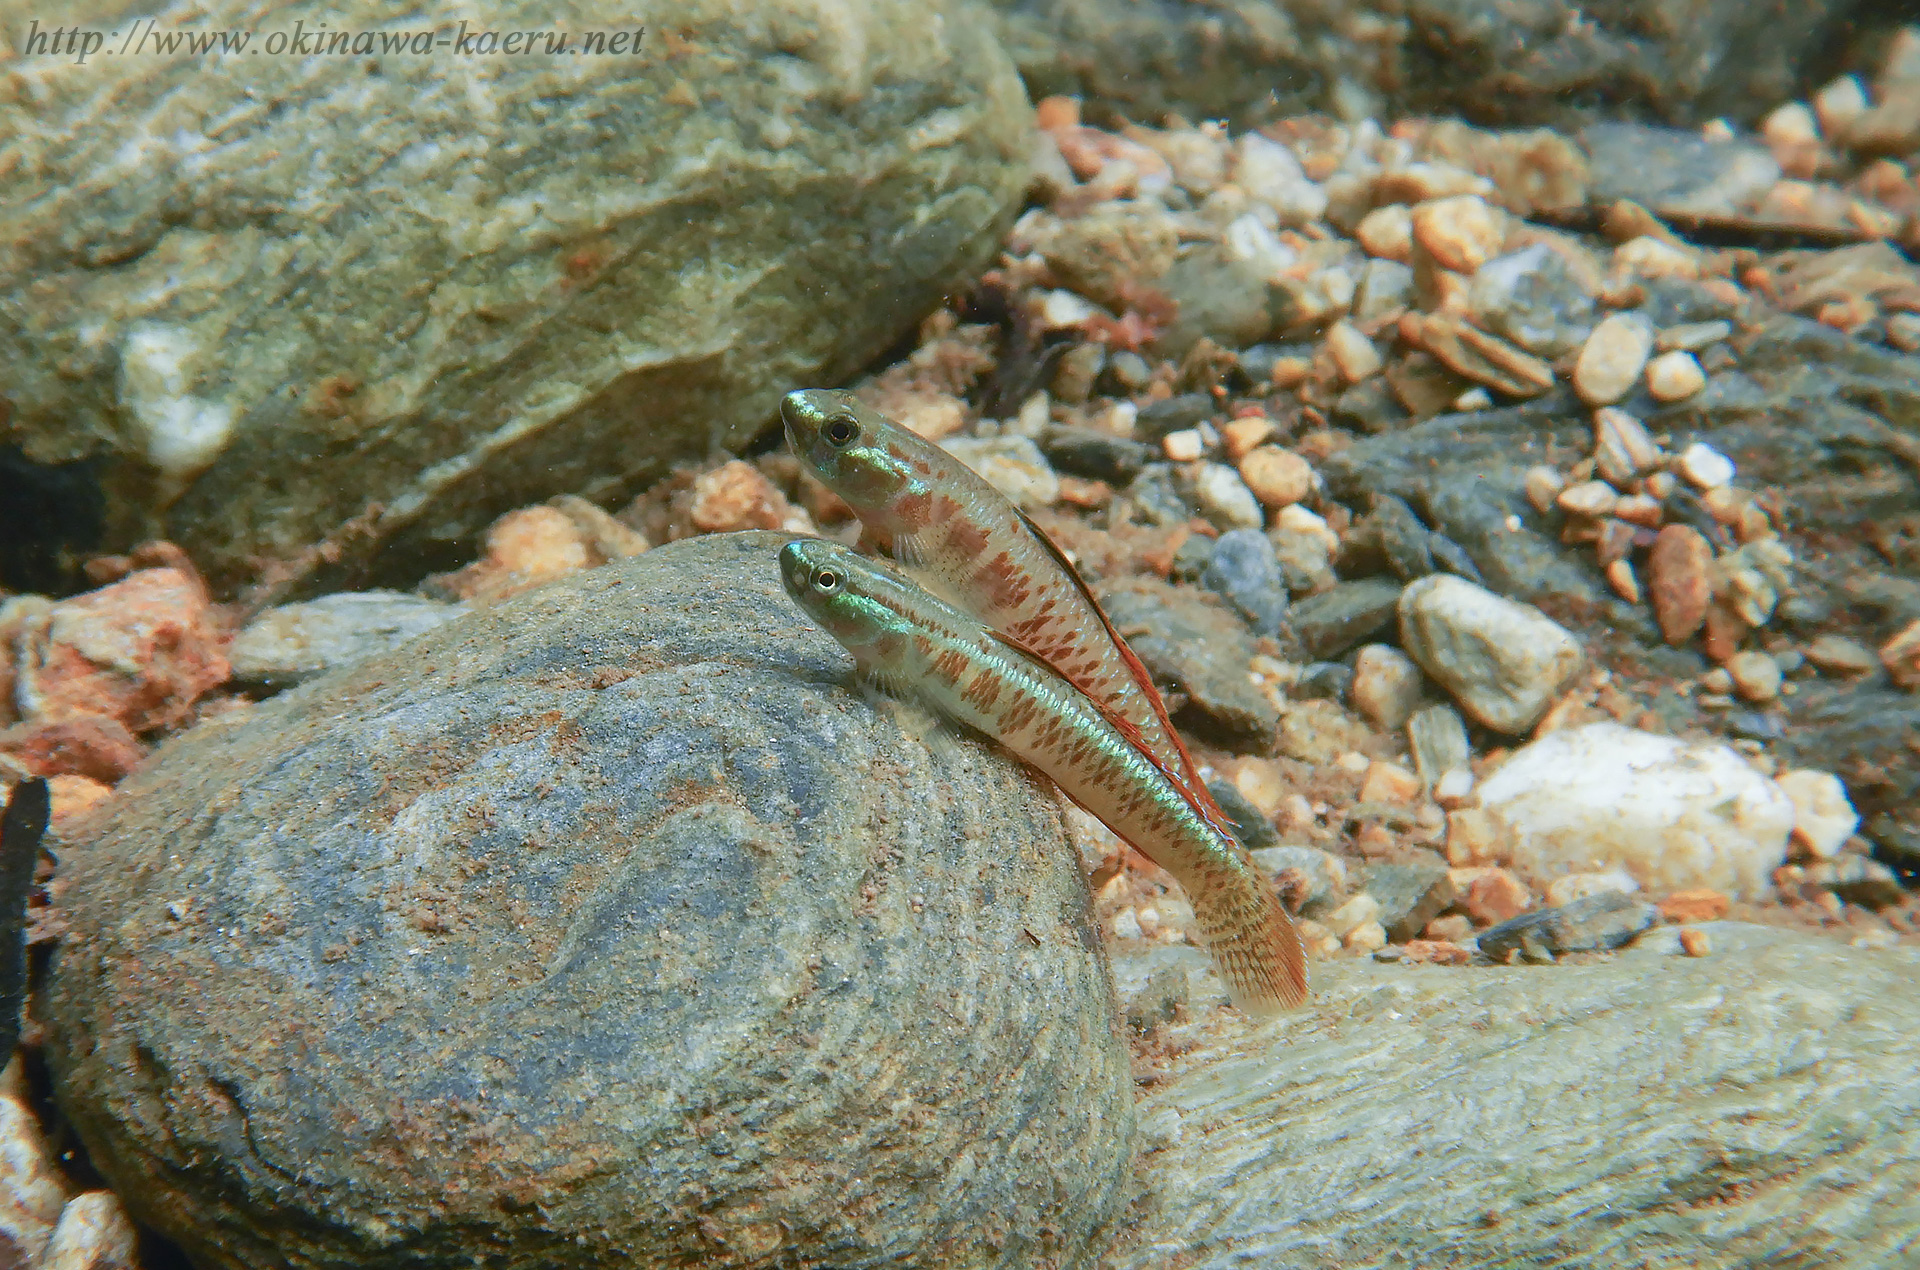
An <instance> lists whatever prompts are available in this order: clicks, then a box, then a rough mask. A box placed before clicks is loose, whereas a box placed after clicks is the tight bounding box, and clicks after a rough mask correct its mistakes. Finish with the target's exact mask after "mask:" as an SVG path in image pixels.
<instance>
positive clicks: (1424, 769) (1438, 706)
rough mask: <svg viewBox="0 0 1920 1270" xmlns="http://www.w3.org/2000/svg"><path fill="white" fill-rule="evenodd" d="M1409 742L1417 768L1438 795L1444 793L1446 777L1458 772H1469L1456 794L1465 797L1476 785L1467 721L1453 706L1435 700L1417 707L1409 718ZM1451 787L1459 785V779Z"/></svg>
mask: <svg viewBox="0 0 1920 1270" xmlns="http://www.w3.org/2000/svg"><path fill="white" fill-rule="evenodd" d="M1407 746H1408V748H1409V749H1411V750H1412V751H1413V765H1414V770H1416V771H1418V772H1419V773H1420V779H1421V780H1423V781H1426V782H1427V783H1428V784H1430V785H1432V786H1433V787H1434V796H1435V798H1439V797H1440V784H1441V783H1442V780H1443V778H1445V777H1446V776H1449V775H1450V774H1452V773H1454V772H1466V784H1465V787H1464V788H1459V790H1458V793H1457V794H1454V795H1452V796H1453V797H1465V795H1466V792H1467V790H1468V789H1471V788H1473V772H1472V771H1471V770H1470V769H1469V768H1468V766H1467V764H1468V762H1469V761H1470V760H1471V759H1472V757H1473V750H1472V748H1471V747H1470V746H1469V745H1468V742H1467V725H1466V724H1465V723H1464V722H1463V721H1462V720H1461V718H1460V712H1459V711H1457V710H1455V709H1454V708H1453V707H1452V706H1450V705H1446V704H1445V703H1442V702H1435V703H1434V704H1433V705H1430V706H1422V707H1421V708H1420V709H1417V710H1415V711H1413V713H1412V714H1411V715H1410V716H1408V718H1407ZM1449 788H1450V789H1452V788H1458V782H1457V781H1456V782H1455V785H1453V786H1449Z"/></svg>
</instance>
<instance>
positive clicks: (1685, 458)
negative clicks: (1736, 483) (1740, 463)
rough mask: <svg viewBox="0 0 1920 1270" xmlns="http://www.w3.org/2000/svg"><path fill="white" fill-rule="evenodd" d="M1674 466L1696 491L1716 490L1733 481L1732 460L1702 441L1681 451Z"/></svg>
mask: <svg viewBox="0 0 1920 1270" xmlns="http://www.w3.org/2000/svg"><path fill="white" fill-rule="evenodd" d="M1674 466H1675V470H1676V471H1678V472H1679V473H1680V475H1681V476H1683V477H1685V478H1686V479H1687V481H1688V482H1689V483H1690V484H1692V485H1693V486H1694V487H1695V488H1697V489H1703V490H1707V489H1718V488H1720V487H1721V486H1723V485H1725V484H1726V483H1727V482H1729V481H1731V480H1732V479H1733V460H1732V459H1730V458H1728V457H1727V456H1726V455H1724V454H1722V453H1720V451H1718V450H1716V449H1714V448H1713V447H1712V446H1710V445H1708V444H1707V443H1706V442H1704V441H1695V442H1694V443H1693V444H1692V445H1690V446H1688V447H1687V448H1686V449H1685V450H1682V451H1681V452H1680V457H1679V458H1678V459H1677V460H1676V461H1675V465H1674Z"/></svg>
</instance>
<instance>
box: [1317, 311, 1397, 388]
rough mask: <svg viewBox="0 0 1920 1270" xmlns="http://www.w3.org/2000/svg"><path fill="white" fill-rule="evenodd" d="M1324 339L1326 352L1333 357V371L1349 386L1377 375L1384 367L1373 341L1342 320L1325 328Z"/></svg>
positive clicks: (1351, 324)
mask: <svg viewBox="0 0 1920 1270" xmlns="http://www.w3.org/2000/svg"><path fill="white" fill-rule="evenodd" d="M1326 339H1327V352H1328V353H1330V354H1332V356H1333V364H1334V369H1336V370H1338V371H1339V372H1340V378H1341V379H1343V380H1345V381H1346V382H1347V383H1349V384H1357V383H1359V382H1360V381H1361V380H1363V379H1367V378H1370V377H1371V376H1374V375H1377V374H1379V373H1380V368H1381V367H1382V366H1383V365H1385V362H1384V361H1382V360H1381V357H1380V350H1379V349H1377V348H1375V347H1374V346H1373V341H1372V340H1370V339H1368V338H1367V337H1366V336H1364V335H1362V334H1361V333H1360V330H1359V328H1358V327H1356V326H1354V325H1353V323H1351V322H1349V321H1347V320H1346V319H1344V318H1342V319H1341V320H1340V321H1338V322H1335V323H1334V324H1333V325H1332V326H1330V327H1328V328H1327V336H1326Z"/></svg>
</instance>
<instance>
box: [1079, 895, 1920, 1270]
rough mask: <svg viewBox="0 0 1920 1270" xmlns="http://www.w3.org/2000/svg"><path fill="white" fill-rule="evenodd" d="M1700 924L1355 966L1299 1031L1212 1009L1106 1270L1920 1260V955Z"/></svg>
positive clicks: (1587, 1269) (1146, 967)
mask: <svg viewBox="0 0 1920 1270" xmlns="http://www.w3.org/2000/svg"><path fill="white" fill-rule="evenodd" d="M1697 929H1699V930H1701V931H1704V932H1705V933H1706V934H1707V936H1708V939H1709V940H1710V942H1711V945H1712V950H1713V951H1712V953H1711V954H1710V955H1709V956H1706V957H1700V958H1692V957H1683V956H1679V955H1677V952H1676V944H1677V938H1676V932H1675V931H1674V929H1673V928H1671V927H1668V928H1663V929H1660V930H1655V931H1651V932H1649V933H1648V934H1646V935H1643V936H1641V938H1640V940H1639V942H1638V943H1636V944H1635V945H1633V947H1631V948H1629V949H1627V950H1626V951H1624V952H1621V953H1618V954H1615V955H1611V956H1607V955H1592V956H1588V957H1585V958H1582V959H1577V960H1564V961H1562V962H1561V964H1559V965H1557V966H1539V967H1507V966H1470V967H1460V968H1446V967H1439V966H1388V965H1381V964H1378V963H1374V962H1364V961H1351V960H1338V961H1334V962H1331V963H1327V964H1324V965H1319V966H1316V967H1315V968H1314V999H1313V1002H1312V1006H1311V1008H1310V1009H1309V1010H1308V1011H1306V1012H1304V1013H1301V1014H1294V1015H1289V1016H1288V1017H1287V1018H1286V1019H1284V1020H1281V1021H1279V1022H1277V1023H1273V1024H1268V1025H1266V1026H1263V1027H1260V1028H1257V1029H1256V1028H1249V1027H1248V1026H1247V1025H1246V1024H1245V1023H1244V1022H1240V1021H1233V1022H1228V1021H1227V1016H1225V1015H1224V1014H1222V1013H1221V1012H1218V1011H1214V1010H1196V1011H1195V1012H1194V1018H1193V1021H1192V1022H1190V1023H1186V1024H1177V1025H1174V1026H1173V1027H1172V1028H1170V1029H1169V1031H1168V1033H1167V1035H1166V1036H1165V1037H1164V1038H1163V1042H1164V1046H1165V1048H1166V1049H1167V1050H1168V1051H1170V1052H1174V1053H1179V1055H1180V1056H1179V1058H1178V1059H1177V1060H1175V1061H1174V1062H1173V1063H1172V1064H1171V1065H1170V1066H1169V1068H1168V1070H1167V1073H1166V1074H1167V1077H1168V1079H1165V1080H1164V1081H1163V1082H1161V1083H1159V1084H1157V1085H1155V1086H1154V1087H1153V1088H1152V1090H1151V1091H1149V1092H1148V1093H1147V1094H1146V1095H1145V1097H1144V1098H1143V1100H1142V1102H1141V1106H1140V1117H1141V1138H1142V1145H1143V1148H1144V1150H1143V1152H1142V1155H1141V1157H1140V1164H1139V1176H1140V1186H1141V1194H1140V1198H1139V1199H1138V1201H1137V1203H1136V1205H1135V1208H1134V1210H1133V1211H1132V1213H1131V1214H1130V1215H1129V1216H1130V1219H1131V1220H1130V1221H1129V1223H1128V1226H1127V1233H1126V1235H1125V1236H1124V1237H1123V1241H1122V1242H1121V1243H1120V1244H1119V1245H1118V1246H1117V1248H1116V1250H1114V1251H1112V1252H1110V1253H1109V1254H1108V1255H1107V1257H1106V1258H1105V1259H1104V1261H1103V1262H1102V1264H1103V1265H1104V1266H1106V1267H1108V1270H1159V1268H1160V1267H1164V1266H1169V1265H1178V1266H1181V1267H1184V1268H1186V1270H1215V1268H1219V1270H1224V1268H1225V1267H1228V1266H1236V1267H1238V1266H1253V1265H1257V1266H1261V1267H1263V1270H1294V1268H1296V1267H1297V1268H1299V1270H1322V1268H1323V1267H1327V1266H1335V1265H1337V1266H1340V1267H1342V1268H1343V1270H1389V1268H1399V1267H1408V1266H1435V1267H1438V1266H1446V1267H1459V1268H1462V1270H1464V1268H1466V1267H1474V1268H1475V1270H1494V1268H1495V1267H1502V1268H1504V1267H1516V1268H1517V1267H1521V1266H1528V1267H1533V1266H1579V1267H1582V1268H1583V1270H1646V1268H1647V1267H1658V1268H1659V1270H1680V1268H1681V1267H1688V1268H1693V1267H1713V1268H1715V1270H1720V1268H1722V1267H1726V1268H1728V1270H1731V1268H1732V1267H1746V1266H1820V1267H1822V1268H1823V1270H1825V1268H1826V1267H1839V1268H1844V1270H1879V1268H1881V1267H1887V1266H1903V1265H1911V1264H1912V1263H1913V1258H1914V1254H1915V1251H1916V1248H1917V1247H1920V1245H1916V1243H1915V1234H1914V1232H1915V1231H1920V1083H1916V1082H1915V1081H1914V1079H1913V1071H1914V1068H1915V1065H1916V1064H1917V1063H1920V1041H1917V1040H1916V1039H1915V1038H1916V1037H1920V993H1916V992H1915V991H1914V988H1913V982H1914V976H1915V974H1916V973H1920V955H1916V954H1915V953H1914V952H1913V950H1911V949H1886V950H1878V951H1869V950H1865V949H1857V948H1849V947H1847V946H1846V945H1845V944H1842V943H1839V942H1838V941H1836V940H1833V939H1830V938H1823V937H1819V936H1810V935H1803V934H1798V933H1795V932H1790V931H1782V930H1773V929H1768V928H1765V927H1759V926H1749V925H1744V924H1740V923H1734V922H1715V923H1707V924H1703V925H1701V926H1699V927H1698V928H1697ZM1199 956H1200V955H1199V954H1198V952H1197V950H1191V949H1160V950H1155V951H1154V952H1153V953H1151V954H1148V955H1145V956H1127V957H1121V958H1117V959H1116V963H1115V967H1114V969H1115V974H1116V975H1117V977H1118V978H1119V980H1120V982H1121V990H1122V992H1123V994H1125V995H1128V996H1131V995H1132V994H1133V993H1134V992H1135V991H1138V990H1139V989H1140V987H1141V986H1142V985H1144V984H1145V983H1146V982H1147V980H1148V978H1149V977H1150V976H1151V975H1152V974H1153V973H1154V972H1155V971H1156V970H1160V971H1163V972H1164V969H1165V967H1166V966H1167V964H1168V963H1170V962H1172V963H1179V964H1184V965H1186V966H1187V967H1188V968H1189V974H1190V975H1192V976H1193V977H1194V979H1195V980H1196V981H1197V982H1198V983H1201V984H1208V981H1207V980H1206V978H1205V968H1204V966H1202V965H1201V964H1200V960H1199ZM1209 986H1210V984H1209ZM1205 995H1206V994H1205V993H1204V992H1197V993H1196V997H1197V998H1198V997H1204V996H1205ZM1187 1046H1191V1047H1192V1048H1190V1049H1189V1048H1186V1047H1187ZM1183 1051H1184V1052H1183Z"/></svg>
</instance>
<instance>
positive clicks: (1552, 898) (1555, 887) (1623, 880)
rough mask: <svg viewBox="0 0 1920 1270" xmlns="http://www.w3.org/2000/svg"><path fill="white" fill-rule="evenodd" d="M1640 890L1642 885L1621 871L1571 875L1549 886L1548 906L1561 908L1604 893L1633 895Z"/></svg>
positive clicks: (1612, 870)
mask: <svg viewBox="0 0 1920 1270" xmlns="http://www.w3.org/2000/svg"><path fill="white" fill-rule="evenodd" d="M1639 889H1640V884H1639V883H1638V882H1636V881H1634V880H1633V877H1632V875H1631V874H1628V873H1626V872H1625V871H1623V870H1620V869H1608V870H1606V871H1605V872H1602V873H1569V874H1567V875H1566V876H1565V877H1559V878H1555V879H1554V880H1553V881H1552V882H1550V883H1548V884H1547V905H1548V907H1550V908H1559V907H1561V906H1562V905H1566V904H1571V903H1573V902H1574V901H1575V900H1584V899H1586V898H1587V897H1588V896H1589V895H1599V894H1601V893H1602V892H1604V891H1617V892H1619V893H1620V894H1622V895H1631V894H1633V893H1634V892H1635V891H1638V890H1639Z"/></svg>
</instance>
